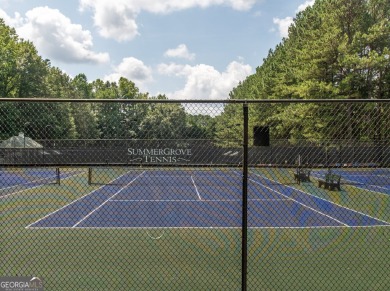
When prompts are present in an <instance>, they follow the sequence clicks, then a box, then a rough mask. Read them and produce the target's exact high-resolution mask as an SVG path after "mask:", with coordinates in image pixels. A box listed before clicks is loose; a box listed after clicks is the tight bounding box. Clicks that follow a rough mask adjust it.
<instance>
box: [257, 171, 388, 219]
mask: <svg viewBox="0 0 390 291" xmlns="http://www.w3.org/2000/svg"><path fill="white" fill-rule="evenodd" d="M255 175H256V176H259V177H261V178H264V179H266V180H269V181H273V182H275V183H278V184H279V185H280V186H284V187H288V188H291V189H294V190H296V191H298V192H301V193H303V194H306V195H309V196H312V197H315V198H317V199H320V200H322V201H326V202H329V203H331V204H334V205H337V206H338V207H340V208H344V209H347V210H350V211H352V212H355V213H358V214H360V215H363V216H366V217H369V218H372V219H375V220H378V221H380V222H383V223H386V224H390V222H388V221H385V220H381V219H379V218H376V217H373V216H371V215H368V214H366V213H363V212H360V211H357V210H354V209H351V208H348V207H345V206H343V205H340V204H338V203H335V202H333V201H329V200H326V199H324V198H321V197H318V196H316V195H313V194H311V193H308V192H305V191H302V190H299V189H297V188H294V187H291V186H287V185H283V184H281V183H280V182H277V181H275V180H272V179H270V178H267V177H264V176H261V175H259V174H255Z"/></svg>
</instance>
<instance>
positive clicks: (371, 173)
mask: <svg viewBox="0 0 390 291" xmlns="http://www.w3.org/2000/svg"><path fill="white" fill-rule="evenodd" d="M326 173H327V170H320V171H315V172H314V173H313V176H314V177H316V178H323V177H324V176H325V174H326ZM332 173H334V174H337V175H341V177H342V180H343V183H344V184H346V185H352V186H354V187H357V188H360V189H363V190H367V191H372V192H377V193H383V194H387V195H390V170H389V169H357V170H351V169H333V170H332Z"/></svg>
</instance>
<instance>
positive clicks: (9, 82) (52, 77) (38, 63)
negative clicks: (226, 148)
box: [0, 19, 215, 140]
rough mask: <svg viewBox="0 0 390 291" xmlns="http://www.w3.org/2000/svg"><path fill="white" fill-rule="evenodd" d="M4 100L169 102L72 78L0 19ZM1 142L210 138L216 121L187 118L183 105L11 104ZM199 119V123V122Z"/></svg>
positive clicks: (3, 107)
mask: <svg viewBox="0 0 390 291" xmlns="http://www.w3.org/2000/svg"><path fill="white" fill-rule="evenodd" d="M0 63H1V68H0V96H1V97H3V98H35V97H46V98H58V99H123V100H131V99H139V100H147V99H167V97H166V96H165V95H158V96H150V95H149V94H148V93H142V92H140V90H139V89H138V88H137V87H136V86H135V84H134V82H132V81H131V80H128V79H126V78H124V77H121V78H120V79H119V81H118V82H108V81H107V82H105V81H103V80H101V79H97V80H94V81H92V82H89V81H88V80H87V77H86V75H85V74H83V73H81V74H78V75H77V76H75V77H74V78H71V77H70V76H68V75H67V74H66V73H64V72H62V71H61V70H60V69H59V68H56V67H53V66H52V65H51V64H50V61H49V60H44V59H43V58H42V57H40V56H39V54H38V52H37V50H36V48H35V47H34V45H33V43H32V42H29V41H26V40H23V39H20V38H19V37H18V35H17V33H16V31H15V29H13V28H11V27H9V26H7V25H6V24H5V23H4V21H3V20H2V19H0ZM0 114H1V118H0V140H4V139H7V138H10V137H11V136H13V135H16V134H18V133H19V132H24V133H25V134H26V135H27V136H29V137H31V138H33V139H38V140H39V139H131V138H145V139H148V138H151V139H178V138H185V137H187V138H188V137H191V138H197V139H210V138H212V137H213V136H214V131H215V125H214V119H213V118H212V117H210V116H209V115H205V116H204V115H201V114H196V113H195V114H189V113H187V112H186V110H185V108H184V107H183V106H182V105H181V104H159V103H152V104H122V103H72V104H70V103H22V102H18V103H14V102H12V103H7V102H3V103H1V104H0ZM200 121H201V122H200Z"/></svg>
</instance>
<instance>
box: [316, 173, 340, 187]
mask: <svg viewBox="0 0 390 291" xmlns="http://www.w3.org/2000/svg"><path fill="white" fill-rule="evenodd" d="M340 181H341V176H340V175H336V174H332V173H327V174H325V179H319V180H318V187H320V188H321V187H322V186H324V188H325V189H329V190H335V189H338V190H339V191H340V190H341V187H340Z"/></svg>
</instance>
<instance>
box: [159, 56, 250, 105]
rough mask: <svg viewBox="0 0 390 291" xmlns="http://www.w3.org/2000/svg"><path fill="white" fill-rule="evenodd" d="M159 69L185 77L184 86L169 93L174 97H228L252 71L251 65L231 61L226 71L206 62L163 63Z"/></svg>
mask: <svg viewBox="0 0 390 291" xmlns="http://www.w3.org/2000/svg"><path fill="white" fill-rule="evenodd" d="M158 71H159V73H160V74H163V75H173V76H177V77H184V78H185V80H186V81H185V85H184V88H183V89H181V90H178V91H176V92H173V93H170V94H167V95H168V96H169V97H170V98H173V99H211V100H215V99H228V97H229V93H230V91H231V90H232V89H233V88H234V87H235V86H237V85H238V83H239V82H240V81H243V80H244V79H245V78H246V77H247V76H248V75H250V74H251V73H252V68H251V66H250V65H245V64H242V63H239V62H237V61H233V62H231V63H230V64H229V65H228V66H227V68H226V70H225V71H224V72H219V71H218V70H216V69H215V68H214V67H212V66H209V65H204V64H199V65H196V66H190V65H178V64H174V63H171V64H161V65H159V67H158Z"/></svg>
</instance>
